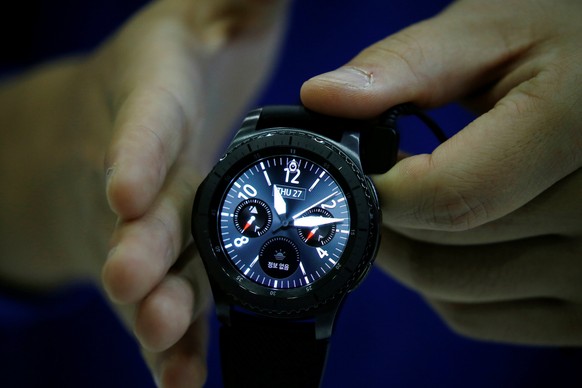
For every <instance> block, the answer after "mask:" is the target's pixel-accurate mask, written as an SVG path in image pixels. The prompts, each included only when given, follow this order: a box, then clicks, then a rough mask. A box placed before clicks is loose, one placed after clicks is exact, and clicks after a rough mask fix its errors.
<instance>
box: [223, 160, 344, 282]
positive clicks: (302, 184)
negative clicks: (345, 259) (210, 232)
mask: <svg viewBox="0 0 582 388" xmlns="http://www.w3.org/2000/svg"><path fill="white" fill-rule="evenodd" d="M218 221H219V222H218V228H219V231H218V232H219V235H220V238H221V242H222V245H223V249H224V251H225V252H226V254H227V256H228V258H229V259H230V260H231V261H232V263H233V264H234V266H235V267H236V268H237V269H238V270H239V271H240V272H241V274H242V275H244V276H245V277H246V278H248V279H250V280H252V281H253V282H255V283H258V284H260V285H263V286H265V287H269V288H275V289H289V288H297V287H305V286H310V285H311V284H313V283H314V282H316V281H318V280H319V279H321V278H323V277H324V276H325V275H326V274H327V273H329V272H330V271H331V270H332V269H333V268H334V267H335V266H336V264H337V263H338V261H339V260H340V258H341V257H342V254H343V253H344V251H345V249H346V245H347V243H348V239H349V236H350V209H349V205H348V202H347V200H346V196H345V193H344V192H343V190H342V188H341V187H340V185H339V184H338V182H337V181H336V179H334V177H333V176H331V175H330V173H329V172H328V171H327V170H326V169H325V168H323V167H322V166H321V165H319V164H317V163H315V162H313V161H311V160H309V159H307V158H304V157H301V156H297V155H276V156H271V157H267V158H263V159H260V160H257V161H255V162H253V163H252V164H251V165H249V166H247V167H246V168H245V169H244V170H242V171H241V172H240V173H239V174H238V175H237V176H236V177H235V178H234V180H233V181H232V183H231V184H230V185H229V186H228V187H227V190H226V194H225V196H224V198H223V199H222V201H221V203H220V206H219V213H218Z"/></svg>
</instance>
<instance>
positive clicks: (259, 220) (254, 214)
mask: <svg viewBox="0 0 582 388" xmlns="http://www.w3.org/2000/svg"><path fill="white" fill-rule="evenodd" d="M233 219H234V225H235V227H236V229H237V230H238V231H239V232H240V233H241V234H242V235H245V236H248V237H259V236H261V235H263V234H265V232H266V231H268V230H269V228H270V227H271V224H272V223H273V214H272V212H271V209H270V208H269V205H267V204H266V203H265V202H264V201H262V200H260V199H257V198H250V199H247V200H244V201H242V202H241V203H240V204H239V205H238V206H237V207H236V209H235V210H234V215H233Z"/></svg>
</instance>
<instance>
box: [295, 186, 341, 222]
mask: <svg viewBox="0 0 582 388" xmlns="http://www.w3.org/2000/svg"><path fill="white" fill-rule="evenodd" d="M337 194H338V192H337V191H336V192H333V193H331V194H330V195H328V196H327V197H325V198H324V199H321V200H319V201H317V202H315V203H314V204H313V205H311V206H309V207H307V208H305V209H303V210H301V211H300V212H299V213H296V214H294V215H293V217H291V218H292V219H294V220H295V219H296V218H297V217H301V215H302V214H303V213H305V212H306V211H308V210H309V209H312V208H314V207H316V206H317V205H320V204H322V203H324V202H325V201H327V200H328V199H330V198H331V197H333V196H335V195H337Z"/></svg>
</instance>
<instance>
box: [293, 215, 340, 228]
mask: <svg viewBox="0 0 582 388" xmlns="http://www.w3.org/2000/svg"><path fill="white" fill-rule="evenodd" d="M344 220H345V218H331V217H319V216H307V217H301V218H298V219H296V220H295V221H294V222H293V226H296V227H298V228H313V227H314V226H323V225H329V224H335V223H338V222H342V221H344Z"/></svg>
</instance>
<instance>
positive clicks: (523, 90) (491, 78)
mask: <svg viewBox="0 0 582 388" xmlns="http://www.w3.org/2000/svg"><path fill="white" fill-rule="evenodd" d="M521 4H522V5H523V6H524V7H521V8H520V7H515V4H512V2H506V1H491V2H483V1H474V0H464V1H458V2H455V3H454V4H453V5H451V6H450V7H449V8H447V9H445V10H444V11H443V12H442V13H441V14H439V15H437V16H436V17H434V18H432V19H429V20H426V21H424V22H421V23H419V24H416V25H413V26H411V27H409V28H407V29H405V30H403V31H401V32H399V33H397V34H395V35H393V36H391V37H388V38H386V39H385V40H383V41H381V42H378V43H376V44H374V45H372V46H370V47H369V48H367V49H365V50H364V51H362V52H361V53H360V54H359V55H358V56H357V57H355V58H354V59H353V60H352V61H350V62H349V63H348V64H347V65H345V66H343V67H341V68H339V69H338V70H335V71H332V72H330V73H326V74H323V75H320V76H317V77H315V78H312V79H311V80H309V81H307V82H306V83H305V84H304V85H303V88H302V91H301V96H302V99H303V102H304V103H305V105H306V106H308V107H309V108H311V109H314V110H317V111H320V112H322V113H327V114H330V115H336V116H342V117H352V118H366V117H373V116H376V115H378V114H380V113H381V112H383V111H385V110H386V109H388V108H389V107H391V106H394V105H396V104H399V103H404V102H414V103H416V104H417V105H420V106H424V107H430V106H436V105H441V104H444V103H447V102H450V101H452V100H456V99H459V98H462V97H468V96H471V95H476V94H478V92H481V93H483V94H482V97H485V99H486V98H487V97H488V98H489V102H488V103H487V104H486V105H487V106H488V107H491V106H492V105H495V106H494V107H493V108H492V109H491V110H490V111H488V112H487V113H485V114H483V115H482V116H480V117H479V118H478V119H476V120H475V121H474V122H472V123H471V124H470V125H469V126H467V127H466V128H464V129H463V130H462V131H460V132H459V133H458V134H456V135H455V136H454V137H453V138H451V139H450V140H449V141H447V142H445V143H444V144H442V145H441V146H440V147H438V148H437V149H436V150H435V151H434V152H433V153H432V154H431V155H417V156H412V157H410V158H406V159H404V160H402V161H400V162H399V163H398V164H397V165H396V166H395V167H394V168H392V169H391V170H390V171H389V172H388V173H386V174H384V175H382V176H379V177H376V178H375V182H376V186H377V188H378V191H379V194H380V197H381V200H382V202H383V210H384V214H385V220H386V223H387V224H389V225H392V226H398V227H409V228H420V229H439V230H466V229H470V228H474V227H477V226H479V225H481V224H484V223H486V222H489V221H492V220H494V219H497V218H500V217H503V216H504V215H506V214H508V213H510V212H512V211H514V210H516V209H518V208H520V207H522V206H523V205H525V204H526V203H528V202H529V201H530V200H532V199H533V198H535V197H536V196H537V195H539V194H540V193H541V192H543V191H544V190H546V189H547V188H548V187H550V186H552V185H553V184H555V183H556V182H557V181H559V180H560V179H562V178H564V177H565V176H567V175H568V174H570V173H572V172H573V171H575V170H576V169H577V168H579V167H580V166H581V164H582V153H581V152H580V144H582V135H581V133H582V132H580V131H579V130H578V128H579V124H578V123H579V121H580V120H581V119H582V117H581V116H582V115H581V114H580V112H579V111H578V110H576V109H575V108H574V106H575V104H573V103H572V96H575V95H576V89H573V86H572V85H578V84H579V79H580V78H579V76H580V74H579V73H580V72H579V71H576V70H572V69H578V68H579V66H577V65H576V64H577V63H579V62H577V61H578V59H577V58H576V56H575V55H571V54H569V53H570V52H571V51H572V50H571V47H574V43H572V42H570V41H566V42H565V43H564V42H563V40H564V39H569V38H568V37H569V36H570V35H572V36H573V37H574V38H575V34H563V35H560V36H561V37H563V40H562V41H560V42H551V44H550V43H546V42H545V41H546V40H548V39H544V37H543V36H541V37H540V36H535V37H534V36H532V33H531V31H534V30H536V29H535V28H534V27H535V26H536V23H537V25H540V24H544V21H545V20H546V19H550V20H552V19H557V17H556V16H562V15H555V14H552V15H548V13H550V12H557V11H555V10H554V9H551V8H550V9H547V10H546V11H545V13H541V12H539V9H538V8H537V7H536V6H535V5H532V4H531V2H521ZM520 13H524V14H527V15H526V16H524V15H521V14H520ZM551 16H553V18H552V17H551ZM572 23H574V22H572ZM576 23H577V22H576ZM562 24H564V23H561V24H560V27H561V28H567V27H568V26H567V25H566V26H563V25H562ZM550 27H551V26H550ZM576 28H577V27H576ZM570 29H572V28H570ZM537 30H540V31H543V30H541V29H540V28H538V29H537ZM540 34H543V32H540ZM574 38H572V39H574ZM560 45H562V46H564V47H565V49H564V48H560V47H559V46H560ZM560 50H561V51H560ZM548 69H554V71H546V70H548ZM555 69H558V70H555ZM486 87H489V88H486Z"/></svg>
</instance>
